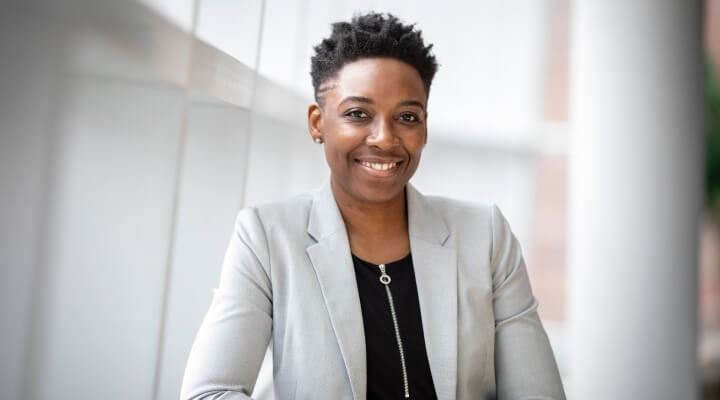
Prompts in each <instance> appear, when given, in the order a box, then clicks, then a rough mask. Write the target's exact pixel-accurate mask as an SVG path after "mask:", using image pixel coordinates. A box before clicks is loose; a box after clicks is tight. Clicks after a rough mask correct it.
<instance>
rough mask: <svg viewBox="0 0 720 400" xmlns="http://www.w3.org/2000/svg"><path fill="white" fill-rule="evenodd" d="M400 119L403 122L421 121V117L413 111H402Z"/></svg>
mask: <svg viewBox="0 0 720 400" xmlns="http://www.w3.org/2000/svg"><path fill="white" fill-rule="evenodd" d="M399 119H400V121H402V122H409V123H416V122H420V117H418V116H417V115H415V114H413V113H402V114H400V117H399Z"/></svg>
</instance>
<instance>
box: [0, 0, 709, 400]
mask: <svg viewBox="0 0 720 400" xmlns="http://www.w3.org/2000/svg"><path fill="white" fill-rule="evenodd" d="M369 10H375V11H382V12H392V13H395V14H396V15H398V16H400V17H401V18H402V19H403V20H404V21H406V22H416V23H417V24H418V26H419V27H420V28H421V29H422V30H423V32H424V36H425V38H426V40H427V41H428V42H430V43H434V45H435V47H434V50H435V54H436V56H437V58H438V60H439V62H440V63H441V66H440V70H439V72H438V74H437V77H436V80H435V82H434V83H433V88H432V94H431V98H430V103H429V113H430V117H429V143H428V145H427V147H426V150H425V154H424V158H423V162H422V163H421V166H420V168H419V170H418V172H417V174H416V176H415V177H414V179H413V183H414V185H415V186H416V187H417V188H418V189H419V190H420V191H422V192H424V193H426V194H440V195H446V196H450V197H456V198H462V199H467V200H471V201H478V202H494V203H497V204H498V205H499V206H500V207H501V209H502V210H503V212H504V213H505V215H506V216H507V218H508V219H509V220H510V222H511V225H512V227H513V229H514V231H515V234H516V236H517V237H518V238H519V240H520V242H521V244H522V246H523V249H524V253H525V255H526V259H527V263H528V269H529V272H530V275H531V280H532V284H533V289H534V292H535V294H536V296H537V297H538V298H539V301H540V315H541V317H542V319H543V323H544V325H545V327H546V329H547V331H548V334H549V336H550V339H551V342H552V344H553V348H554V351H555V354H556V358H557V360H558V363H559V366H560V369H561V373H562V375H563V380H564V383H565V386H566V391H567V392H568V397H569V398H573V399H675V400H681V399H720V394H718V393H719V392H720V207H718V205H719V204H720V203H718V201H719V200H720V85H718V82H719V80H718V77H719V76H720V1H718V0H689V1H683V2H680V1H672V0H661V1H649V0H644V1H643V0H625V1H622V2H621V1H599V0H508V1H493V0H474V1H469V0H468V1H450V2H436V1H430V0H422V1H410V0H393V1H390V0H388V1H382V0H367V1H365V2H363V3H362V5H360V6H358V5H357V4H356V3H354V2H350V1H347V0H339V1H338V0H143V1H114V2H111V1H93V0H61V1H50V0H47V1H29V2H28V1H25V2H12V1H4V2H2V3H0V326H1V327H2V329H1V330H0V332H1V333H0V399H3V400H15V399H18V400H19V399H29V400H35V399H66V398H73V399H98V398H102V399H147V400H150V399H152V400H156V399H176V398H178V396H179V390H180V383H181V380H182V374H183V370H184V365H185V361H186V359H187V356H188V353H189V350H190V346H191V344H192V341H193V339H194V336H195V333H196V331H197V329H198V327H199V325H200V322H201V320H202V318H203V316H204V314H205V312H206V310H207V308H208V306H209V304H210V301H211V296H212V289H213V288H214V287H215V286H216V284H217V282H218V278H219V272H220V265H221V262H222V258H223V254H224V251H225V247H226V245H227V242H228V240H229V237H230V234H231V232H232V228H233V223H234V218H235V215H236V213H237V212H238V210H239V209H240V208H241V207H243V206H245V205H252V204H257V203H261V202H266V201H270V200H277V199H281V198H285V197H288V196H290V195H292V194H296V193H300V192H304V191H308V190H311V189H314V188H316V187H317V186H319V185H320V184H321V183H322V182H324V181H325V180H326V179H327V177H328V169H327V166H326V164H325V161H324V158H323V154H322V150H321V146H317V145H315V144H313V142H312V141H311V139H310V136H309V134H308V133H307V129H306V122H305V118H306V109H307V108H306V107H307V105H308V103H309V102H310V101H311V98H312V91H311V81H310V76H309V59H310V56H311V55H312V46H314V45H315V44H317V43H318V42H319V41H320V40H321V39H322V38H323V37H325V36H327V35H328V34H329V32H330V23H331V22H334V21H338V20H347V19H349V18H350V17H351V16H352V15H353V14H354V13H356V12H363V11H369ZM298 301H301V299H298ZM268 360H269V359H268ZM271 371H272V367H271V365H270V364H269V363H266V365H264V366H263V371H262V373H261V376H260V378H259V381H258V384H257V387H256V390H255V394H254V396H255V397H256V398H258V399H272V398H273V394H272V384H271V379H272V378H271V375H272V373H271Z"/></svg>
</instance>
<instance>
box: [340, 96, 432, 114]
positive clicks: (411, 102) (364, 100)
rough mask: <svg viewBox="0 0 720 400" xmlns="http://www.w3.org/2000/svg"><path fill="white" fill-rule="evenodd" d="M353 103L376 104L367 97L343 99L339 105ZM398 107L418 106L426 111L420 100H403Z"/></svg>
mask: <svg viewBox="0 0 720 400" xmlns="http://www.w3.org/2000/svg"><path fill="white" fill-rule="evenodd" d="M351 101H356V102H358V103H366V104H375V102H374V101H372V99H370V98H367V97H363V96H348V97H346V98H344V99H342V101H341V102H340V103H339V104H338V105H343V104H344V103H348V102H351ZM398 106H416V107H420V108H421V109H422V110H423V111H425V104H423V102H421V101H418V100H403V101H401V102H400V103H398Z"/></svg>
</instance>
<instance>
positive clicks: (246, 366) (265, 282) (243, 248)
mask: <svg viewBox="0 0 720 400" xmlns="http://www.w3.org/2000/svg"><path fill="white" fill-rule="evenodd" d="M271 329H272V288H271V280H270V271H269V252H268V247H267V240H266V237H265V232H264V229H263V227H262V224H261V222H260V220H259V218H258V216H257V214H256V212H255V211H254V210H253V209H244V210H242V211H241V212H240V213H239V214H238V217H237V220H236V224H235V229H234V232H233V235H232V237H231V239H230V244H229V246H228V249H227V251H226V253H225V259H224V261H223V265H222V273H221V276H220V284H219V286H218V288H217V289H215V291H214V296H213V301H212V304H211V305H210V309H209V310H208V312H207V314H206V316H205V319H204V320H203V323H202V325H201V327H200V330H199V331H198V334H197V336H196V338H195V342H194V344H193V346H192V350H191V351H190V356H189V359H188V362H187V366H186V368H185V375H184V377H183V383H182V388H181V395H180V397H181V399H188V400H190V399H192V400H200V399H217V398H222V399H226V400H231V399H235V400H239V399H250V395H251V394H252V390H253V387H254V385H255V381H256V379H257V375H258V372H259V370H260V365H261V363H262V360H263V357H264V355H265V351H266V349H267V346H268V343H269V340H270V335H271Z"/></svg>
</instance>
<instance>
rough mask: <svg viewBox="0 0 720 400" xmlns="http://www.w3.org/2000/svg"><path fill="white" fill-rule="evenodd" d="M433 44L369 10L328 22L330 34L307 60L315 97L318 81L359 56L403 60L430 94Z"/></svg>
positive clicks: (434, 65)
mask: <svg viewBox="0 0 720 400" xmlns="http://www.w3.org/2000/svg"><path fill="white" fill-rule="evenodd" d="M432 47H433V45H432V44H429V45H427V46H426V45H425V43H424V42H423V38H422V31H420V30H418V29H415V25H414V24H412V25H406V24H403V23H402V22H400V20H399V19H398V18H397V17H395V16H394V15H392V14H381V13H375V12H370V13H368V14H364V15H355V16H354V17H353V18H352V20H351V21H350V22H336V23H334V24H332V34H331V35H330V37H329V38H327V39H324V40H323V41H322V42H321V43H320V44H319V45H317V46H315V55H314V56H313V57H312V58H311V59H310V62H311V67H310V75H311V76H312V83H313V89H314V92H315V100H318V97H319V96H318V94H319V92H321V91H322V87H321V86H322V84H323V83H325V82H326V81H327V80H328V79H331V78H333V77H335V75H336V74H337V73H338V71H340V69H341V68H342V67H343V66H344V65H345V64H347V63H349V62H352V61H356V60H358V59H361V58H373V57H389V58H394V59H397V60H400V61H403V62H405V63H407V64H409V65H410V66H412V67H413V68H415V69H416V70H417V72H418V73H419V74H420V78H421V79H422V81H423V83H424V85H425V92H426V93H427V94H429V93H430V84H431V83H432V80H433V77H434V76H435V72H437V68H438V64H437V61H436V60H435V56H434V55H433V54H432V53H431V49H432Z"/></svg>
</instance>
